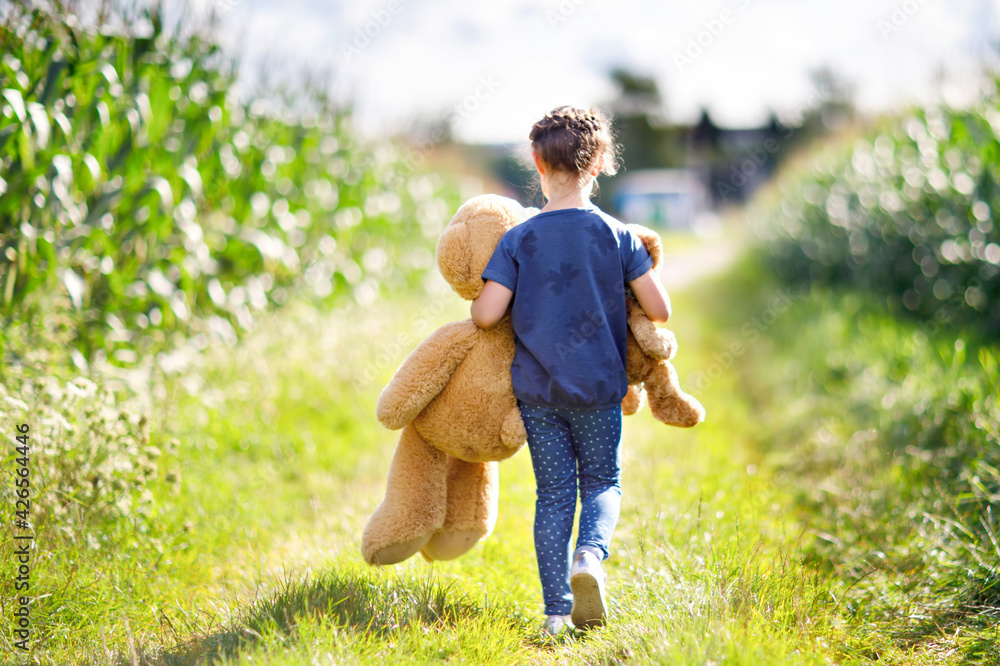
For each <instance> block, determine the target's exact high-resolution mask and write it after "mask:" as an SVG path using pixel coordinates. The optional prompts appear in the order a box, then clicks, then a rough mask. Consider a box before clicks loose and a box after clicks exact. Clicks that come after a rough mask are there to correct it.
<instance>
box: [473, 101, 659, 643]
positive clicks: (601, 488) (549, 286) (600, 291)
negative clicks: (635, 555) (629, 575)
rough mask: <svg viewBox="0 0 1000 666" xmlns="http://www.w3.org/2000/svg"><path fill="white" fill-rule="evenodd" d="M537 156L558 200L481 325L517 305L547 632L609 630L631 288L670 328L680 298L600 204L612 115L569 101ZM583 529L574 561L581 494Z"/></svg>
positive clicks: (511, 262)
mask: <svg viewBox="0 0 1000 666" xmlns="http://www.w3.org/2000/svg"><path fill="white" fill-rule="evenodd" d="M530 139H531V147H532V157H533V159H534V162H535V168H536V169H537V171H538V176H539V179H540V181H541V187H542V194H543V195H544V196H545V199H546V204H545V207H544V208H542V210H541V211H540V212H539V213H538V214H537V215H535V216H534V217H532V218H530V219H528V220H527V221H525V222H523V223H521V224H519V225H518V226H516V227H514V228H513V229H511V230H510V231H508V232H507V233H506V234H504V236H503V238H502V239H501V240H500V243H499V245H498V246H497V248H496V251H495V252H494V253H493V256H492V257H491V259H490V261H489V264H488V265H487V266H486V269H485V270H484V271H483V275H482V278H483V280H484V281H485V282H486V284H485V285H484V286H483V291H482V294H481V295H480V296H479V298H477V299H476V300H475V301H473V303H472V319H473V321H475V322H476V324H478V325H479V326H481V327H483V328H490V327H492V326H493V325H495V324H496V323H497V322H498V321H500V319H501V318H502V317H503V316H504V314H505V313H506V311H507V306H508V305H510V306H511V311H510V318H511V324H512V325H513V328H514V336H515V353H514V362H513V364H512V365H511V379H512V382H513V386H514V395H515V396H516V397H517V399H518V405H519V407H520V409H521V415H522V417H523V419H524V425H525V428H526V429H527V431H528V449H529V451H530V452H531V463H532V466H533V467H534V471H535V483H536V486H537V499H536V502H535V528H534V532H535V554H536V556H537V558H538V573H539V577H540V578H541V583H542V592H543V596H544V599H545V614H546V615H547V616H548V617H547V618H546V621H545V625H544V628H545V630H546V631H547V632H549V633H551V634H556V633H558V632H560V631H562V630H563V629H565V628H567V626H568V623H569V621H570V620H572V623H573V624H574V625H576V626H577V627H580V628H589V627H593V626H599V625H603V624H604V622H605V619H606V617H607V599H606V595H605V575H604V572H603V571H602V569H601V562H602V561H603V560H605V559H607V557H608V551H609V547H610V544H611V535H612V532H613V531H614V528H615V524H616V523H617V522H618V514H619V509H620V506H621V488H620V485H619V481H620V477H621V469H620V467H621V466H620V461H621V448H620V447H621V417H622V412H621V401H622V398H624V397H625V392H626V389H627V388H628V386H627V383H626V379H625V337H626V327H627V322H626V317H625V288H626V285H628V286H630V287H631V288H632V291H633V292H634V294H635V296H636V298H637V300H638V301H639V304H640V305H641V306H642V308H643V309H644V310H645V312H646V315H647V316H648V317H649V318H650V319H651V320H652V321H654V322H664V321H667V319H668V317H669V316H670V299H669V297H668V296H667V293H666V291H665V290H664V288H663V285H662V284H661V282H660V279H659V277H658V276H657V275H656V273H655V272H654V271H653V270H652V265H653V261H652V259H651V258H650V256H649V253H648V252H647V251H646V248H645V247H644V246H643V245H642V243H641V242H640V241H639V239H638V238H637V237H636V236H635V235H633V234H632V233H631V232H629V231H628V229H627V228H626V227H625V226H624V225H623V224H622V223H621V222H619V221H618V220H616V219H615V218H613V217H611V216H610V215H607V214H606V213H604V212H603V211H601V210H600V209H598V208H597V207H596V206H594V205H593V204H591V203H590V196H591V191H592V189H593V186H594V182H595V179H596V177H597V176H598V174H601V173H606V174H609V175H610V174H614V173H615V171H616V165H615V162H616V154H615V145H614V143H613V141H612V137H611V132H610V128H609V126H608V121H607V120H606V119H605V117H604V116H603V115H602V114H601V113H600V112H599V111H597V110H595V109H591V110H589V111H586V110H583V109H579V108H575V107H569V106H561V107H558V108H556V109H554V110H552V111H551V112H549V113H547V114H546V115H545V117H544V118H542V119H541V120H539V121H538V122H537V123H535V125H534V127H532V129H531V134H530ZM578 489H579V493H580V504H581V513H580V525H579V532H578V538H577V541H576V548H575V550H574V551H573V552H572V555H571V553H570V538H571V536H572V532H573V515H574V513H575V512H576V496H577V490H578Z"/></svg>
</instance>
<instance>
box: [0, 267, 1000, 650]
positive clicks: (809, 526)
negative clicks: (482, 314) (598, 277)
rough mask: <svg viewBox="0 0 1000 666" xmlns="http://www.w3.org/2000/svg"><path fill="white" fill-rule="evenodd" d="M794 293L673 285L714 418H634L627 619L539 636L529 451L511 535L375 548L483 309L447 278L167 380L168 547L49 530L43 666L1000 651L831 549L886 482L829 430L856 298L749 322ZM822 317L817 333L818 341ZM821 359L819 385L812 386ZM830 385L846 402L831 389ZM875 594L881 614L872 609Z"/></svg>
mask: <svg viewBox="0 0 1000 666" xmlns="http://www.w3.org/2000/svg"><path fill="white" fill-rule="evenodd" d="M772 287H774V285H770V284H769V283H767V282H766V281H760V280H756V281H755V280H753V279H750V278H749V277H748V275H747V273H746V271H745V270H743V271H742V272H740V271H738V272H737V273H735V274H733V275H730V276H728V277H725V278H723V279H722V280H720V281H714V282H710V283H707V284H703V285H701V286H699V287H698V288H697V289H696V290H694V291H692V292H691V293H677V294H673V295H672V296H673V299H674V308H675V314H674V317H673V318H672V320H671V328H672V329H673V330H674V331H675V332H676V333H677V336H678V339H679V340H680V343H681V347H680V353H679V355H678V357H677V358H676V359H675V365H676V366H677V368H678V371H679V373H680V376H681V378H682V382H683V383H685V384H687V385H688V386H689V388H691V389H692V390H693V389H694V388H696V387H695V386H693V384H695V383H696V380H697V388H698V389H699V390H698V392H697V394H698V396H699V398H700V399H701V400H702V401H703V402H704V404H705V405H706V407H707V409H708V415H709V416H708V420H707V422H706V423H704V424H702V425H700V426H698V427H697V428H695V429H693V430H686V431H685V430H679V429H674V428H668V427H666V426H664V425H662V424H660V423H658V422H656V421H654V420H653V419H652V417H651V416H650V415H649V414H648V411H644V412H642V413H640V414H638V415H636V416H633V417H630V418H628V419H626V424H625V448H624V461H623V465H624V468H623V475H624V478H623V490H624V494H623V507H622V516H621V520H620V522H619V526H618V529H617V531H616V534H615V543H614V554H613V556H612V558H611V559H610V560H609V561H608V562H607V563H606V565H607V570H608V572H609V576H610V579H609V586H610V594H611V599H612V601H611V603H612V607H611V611H612V617H611V622H610V624H609V625H608V626H607V627H606V628H604V629H603V630H599V631H594V632H590V633H587V634H573V635H569V636H565V637H562V638H559V639H557V640H552V639H549V638H546V637H545V636H544V635H543V634H542V633H541V632H540V624H541V619H542V617H541V615H540V611H541V591H540V585H539V583H538V579H537V573H536V570H535V562H534V552H533V548H532V542H531V539H532V537H531V533H532V530H531V524H532V517H533V501H534V483H533V477H532V472H531V469H530V460H529V458H528V456H527V455H526V453H521V454H519V455H517V456H515V457H514V458H513V459H511V460H509V461H505V462H504V463H502V464H501V505H500V510H501V513H500V518H499V521H498V524H497V527H496V530H495V532H494V534H493V535H492V536H491V537H489V538H488V539H487V540H485V541H484V542H483V543H482V544H481V545H480V546H478V547H477V548H476V549H474V550H473V551H472V552H470V553H469V554H467V555H466V556H464V557H462V558H460V559H459V560H456V561H453V562H439V563H434V564H429V563H427V562H424V561H423V560H422V559H421V558H419V557H416V558H412V559H411V560H409V561H407V562H405V563H403V564H401V565H398V566H395V567H388V568H383V569H375V568H371V567H368V566H367V565H365V564H364V563H363V561H362V559H361V556H360V552H359V546H360V535H361V530H362V528H363V526H364V524H365V521H366V519H367V517H368V515H370V513H371V511H372V510H373V509H374V507H375V505H376V504H377V502H378V501H379V500H380V499H381V495H382V492H383V484H384V477H385V473H386V471H387V466H388V461H389V457H390V455H391V453H392V451H393V449H394V446H395V441H396V435H397V434H396V433H394V432H390V431H386V430H384V429H382V428H381V427H379V426H378V424H377V422H376V421H375V419H374V416H373V411H374V403H375V400H376V399H377V396H378V392H379V390H380V389H381V387H382V386H383V385H384V384H385V382H386V381H387V380H388V378H389V377H390V376H391V374H392V371H393V370H394V368H395V366H396V365H397V364H398V363H399V362H400V361H401V360H402V358H403V357H404V356H405V354H406V353H407V352H408V351H409V349H410V348H412V346H413V344H415V342H416V340H419V339H422V338H423V337H425V336H426V335H427V334H428V333H429V332H431V331H432V330H433V329H434V328H436V327H437V326H438V325H440V324H441V323H444V322H447V321H451V320H454V319H458V318H462V317H464V316H466V313H467V304H466V303H464V302H462V301H461V300H460V299H459V298H458V297H457V296H455V295H453V294H451V293H450V292H448V291H446V290H445V291H442V292H440V293H437V292H436V293H434V294H432V295H431V296H429V297H428V299H427V300H425V301H422V302H413V301H397V302H380V303H379V305H378V306H377V307H374V308H368V309H363V308H361V307H360V306H350V307H345V308H341V309H338V310H336V311H333V312H330V313H321V312H319V311H317V310H315V309H313V308H310V307H305V306H303V307H298V306H291V307H290V308H288V309H286V310H283V311H282V313H281V316H280V317H272V318H271V319H269V320H266V321H265V322H263V323H262V324H261V326H260V327H259V328H258V329H257V330H256V331H255V332H254V333H252V334H251V335H250V336H248V338H247V339H246V340H245V341H244V342H242V343H241V344H240V345H239V346H238V347H236V348H226V347H219V348H214V347H210V348H208V349H206V350H204V351H202V352H200V353H198V354H194V355H192V356H191V357H190V359H189V362H188V363H187V364H186V366H185V367H183V368H182V369H180V370H179V371H177V372H175V373H174V374H171V375H169V376H167V377H165V378H162V379H161V380H159V381H158V382H157V385H158V386H162V389H159V390H156V391H153V394H154V396H155V397H154V398H153V402H152V404H153V406H154V412H153V413H154V415H155V423H154V428H160V429H162V430H164V431H166V432H167V433H169V434H170V435H172V436H175V437H176V438H177V439H178V440H179V441H180V445H179V449H178V452H177V454H176V456H177V459H178V460H179V461H181V470H182V475H183V482H182V484H181V485H180V488H179V490H177V491H175V492H172V491H171V490H170V489H169V486H167V485H166V484H161V485H155V486H154V489H155V490H156V496H157V511H156V514H155V518H156V520H155V524H154V526H153V527H152V535H151V536H150V537H149V538H147V539H138V538H135V536H134V534H131V532H130V531H129V529H126V528H124V527H123V528H122V529H121V535H119V536H117V537H116V536H115V535H114V534H112V535H110V541H109V544H108V546H107V547H103V548H100V549H97V550H92V549H89V548H87V547H86V546H85V544H73V543H69V542H67V541H66V540H62V541H60V540H56V539H50V540H49V541H48V542H47V543H45V544H43V545H42V548H41V549H40V553H39V561H40V562H44V563H45V564H44V565H39V566H38V568H37V569H36V570H35V573H34V575H35V577H36V589H37V591H38V593H39V594H51V595H52V596H51V597H47V598H46V600H45V601H44V602H43V603H41V604H40V606H39V608H38V609H37V610H36V612H35V614H34V615H33V620H34V622H35V626H36V629H38V630H39V635H40V636H41V637H42V638H41V640H40V641H39V642H38V643H37V645H36V649H35V652H34V654H33V657H34V660H35V663H94V664H97V663H101V664H103V663H109V662H110V663H119V664H132V663H151V664H188V663H227V664H249V663H267V664H303V663H351V664H355V663H359V664H384V663H400V662H403V663H429V662H441V661H444V662H451V661H465V662H467V663H486V664H520V663H524V664H535V663H538V664H556V663H580V664H598V663H599V664H616V663H623V662H629V663H660V664H707V663H716V664H721V663H726V664H747V665H749V664H828V663H837V664H863V663H874V662H876V661H877V662H878V663H889V664H942V663H943V664H948V663H956V664H957V663H989V661H990V659H992V657H991V655H994V656H995V654H996V647H995V641H994V639H995V629H992V630H991V629H989V628H988V627H986V626H981V627H980V628H979V629H978V630H977V631H975V632H970V633H969V634H968V638H967V639H966V638H962V637H961V636H957V634H956V635H955V636H952V637H949V636H948V635H946V634H945V633H944V632H941V631H939V632H936V633H934V632H929V633H928V632H924V633H922V634H920V635H919V636H911V637H910V639H907V637H906V636H904V635H903V634H901V633H900V632H899V631H898V629H899V628H900V625H899V624H898V623H896V622H893V618H892V617H890V616H887V615H886V614H889V613H891V612H892V611H893V609H894V608H895V607H893V606H892V605H891V604H889V603H887V601H888V598H887V596H886V595H887V594H888V593H889V591H891V590H892V589H893V588H892V585H893V584H894V583H893V580H892V579H891V578H890V577H889V576H888V571H886V572H885V574H886V575H885V576H884V580H883V581H882V583H884V584H883V587H882V588H878V587H877V586H868V584H869V583H871V582H873V581H872V579H873V578H874V577H868V578H863V579H861V580H860V581H859V580H858V576H857V575H856V573H857V572H856V570H855V569H853V568H851V567H848V566H840V565H836V564H831V562H834V559H833V558H834V557H835V554H833V553H831V552H828V551H822V549H818V548H817V545H816V544H817V537H816V534H817V532H818V531H821V529H820V528H821V526H824V525H825V527H823V529H826V530H828V531H829V530H833V531H834V532H835V531H836V529H837V528H836V524H834V526H833V527H830V526H829V525H827V524H826V523H824V521H825V520H827V519H828V518H829V517H830V516H833V517H834V519H835V520H841V521H843V518H844V513H843V511H842V510H841V509H837V510H831V511H832V512H828V513H824V512H823V511H821V510H820V509H819V508H818V507H817V505H816V502H815V501H812V500H811V499H810V497H811V496H810V495H809V493H808V492H807V490H808V489H812V490H813V491H817V490H823V489H827V490H828V488H827V486H824V485H822V484H823V483H828V482H830V480H831V479H837V478H840V480H841V481H843V482H848V481H852V480H856V481H858V482H861V481H866V480H867V477H864V476H863V475H860V473H859V472H857V470H856V468H855V467H851V466H850V465H846V466H845V469H847V470H848V471H850V473H851V474H857V476H855V477H836V476H835V475H834V473H833V472H832V471H831V470H836V469H837V467H838V465H839V464H841V462H838V460H840V461H842V458H837V456H838V455H841V456H842V455H845V454H844V453H843V451H849V449H844V450H842V451H840V453H838V449H837V447H836V446H835V445H834V444H833V443H831V440H830V437H832V435H830V434H820V435H817V433H823V432H826V431H824V430H823V428H826V429H827V430H831V431H836V425H837V423H838V421H837V417H838V413H837V409H838V405H839V409H840V410H841V413H840V416H841V417H843V410H844V409H845V404H849V403H845V401H844V395H842V394H836V393H835V388H836V387H835V386H834V383H833V378H832V377H831V378H825V377H820V376H819V375H815V373H816V372H817V370H816V367H818V366H826V365H827V356H828V355H830V354H833V355H836V354H837V353H840V354H842V355H843V350H844V349H846V348H849V346H848V345H849V343H851V342H855V343H856V342H857V340H852V338H851V336H850V335H848V333H847V331H849V330H851V328H852V327H853V326H854V318H852V317H855V316H856V314H857V313H852V312H851V311H850V310H849V309H848V310H846V311H845V312H843V313H841V315H842V316H840V317H838V316H836V315H834V314H828V315H823V314H822V312H820V311H818V310H821V309H822V307H823V306H824V305H825V304H826V302H825V301H821V300H810V299H798V300H794V301H793V305H792V306H791V307H790V308H789V309H787V310H786V311H785V312H783V313H780V315H779V316H778V317H777V318H776V320H775V321H773V322H771V323H770V324H769V325H768V326H767V327H766V330H762V329H761V327H756V328H754V327H755V326H756V325H752V326H751V329H749V332H753V331H754V330H756V332H757V334H756V335H753V336H750V335H748V329H747V328H746V324H747V322H751V321H752V317H754V316H757V317H761V316H763V315H762V313H763V312H764V310H765V309H766V308H767V307H769V306H770V305H773V304H774V303H775V301H774V298H773V292H772V291H770V290H771V289H772ZM824 317H826V318H824ZM765 319H766V320H767V321H769V322H770V318H768V317H765ZM760 322H761V324H763V322H764V319H761V320H760ZM808 322H813V323H815V324H817V328H818V332H816V333H813V334H811V335H802V334H799V335H798V337H796V334H795V331H799V333H801V332H802V331H803V330H804V328H803V327H804V326H805V325H806V324H807V323H808ZM835 330H840V331H842V333H843V337H842V338H836V337H835V336H833V335H832V331H835ZM880 330H881V329H880ZM751 338H753V339H751ZM794 340H799V342H798V343H797V344H793V342H794ZM734 341H742V342H743V343H744V349H743V351H742V352H740V353H739V354H736V356H735V358H734V359H732V362H729V361H728V360H727V359H726V358H724V357H722V356H720V353H723V352H724V351H725V350H727V349H732V347H731V344H732V342H734ZM886 342H887V340H882V341H881V342H880V343H879V344H884V343H886ZM888 342H891V340H888ZM872 348H873V349H875V348H876V347H874V346H873V347H872ZM838 350H839V351H838ZM845 358H846V357H845ZM817 359H820V360H817ZM845 362H846V361H845ZM796 363H797V364H799V365H798V366H795V365H794V364H796ZM831 367H832V369H831V370H830V372H831V373H833V374H834V375H835V374H836V373H837V372H838V371H837V366H836V364H833V365H832V366H831ZM754 373H758V375H757V376H755V375H754ZM803 376H804V377H807V378H808V377H812V378H813V380H811V382H812V383H809V382H806V384H796V383H795V382H794V381H793V379H794V378H795V377H803ZM821 379H829V380H830V383H829V384H828V386H827V389H825V390H827V393H828V395H827V399H826V400H822V399H820V398H819V397H817V396H816V395H815V394H814V393H812V392H814V391H815V390H816V386H817V385H819V384H820V381H821ZM849 380H850V377H847V376H845V377H842V378H841V382H842V383H843V386H851V384H850V381H849ZM831 396H833V397H831ZM835 398H836V399H835ZM838 400H839V401H840V402H838ZM841 423H842V427H843V428H844V429H847V428H849V426H851V424H852V423H853V422H850V421H849V420H848V419H844V418H842V419H841ZM824 437H826V439H823V438H824ZM797 443H803V447H797V446H796V444H797ZM824 443H826V444H827V448H826V449H824V448H823V444H824ZM817 451H819V453H817ZM807 453H808V454H809V455H808V456H807ZM820 454H823V455H820ZM824 455H825V456H826V457H825V458H824V457H823V456H824ZM797 462H798V463H799V466H798V467H796V463H797ZM891 473H892V472H891V471H890V474H891ZM796 475H798V476H796ZM824 475H825V476H824ZM880 478H881V477H880ZM883 489H884V490H886V489H888V486H885V487H884V488H883ZM848 496H849V493H847V494H846V495H845V497H848ZM836 506H837V507H841V508H844V507H846V506H847V504H846V499H844V501H839V500H838V503H837V505H836ZM866 520H867V521H868V522H869V523H870V524H869V525H868V528H870V530H878V529H886V530H891V529H895V530H897V531H899V530H902V529H903V528H905V526H906V525H907V523H906V519H900V518H899V517H897V516H895V515H892V514H888V515H885V516H882V515H878V514H872V515H869V516H868V517H867V518H866ZM841 524H842V525H844V527H843V529H842V530H841V531H840V532H836V534H837V536H838V537H840V538H848V537H851V536H852V535H854V536H858V537H859V538H860V537H862V536H864V535H865V534H866V532H865V528H866V526H865V525H864V521H856V522H855V523H852V524H850V525H847V524H846V523H843V522H842V523H841ZM126 543H127V544H129V545H128V546H127V547H126V546H124V545H120V544H126ZM46 549H48V550H46ZM848 555H850V552H848ZM862 573H863V572H862ZM896 581H897V582H898V579H896ZM861 592H863V593H864V594H861V595H860V596H859V594H860V593H861ZM862 603H868V604H871V607H872V608H873V609H874V608H878V609H880V611H881V613H882V615H879V613H874V612H873V613H858V609H859V608H860V606H859V604H862ZM4 616H5V619H6V618H7V617H8V616H9V611H8V609H6V608H5V609H4ZM956 626H957V625H954V626H952V628H951V633H952V634H955V627H956ZM991 631H992V632H994V633H993V634H991V633H990V632H991ZM4 647H6V646H4ZM977 655H979V656H977ZM976 659H978V660H979V661H976Z"/></svg>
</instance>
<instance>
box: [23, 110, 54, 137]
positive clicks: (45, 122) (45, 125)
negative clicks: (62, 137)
mask: <svg viewBox="0 0 1000 666" xmlns="http://www.w3.org/2000/svg"><path fill="white" fill-rule="evenodd" d="M28 114H29V115H31V123H32V124H33V125H34V126H35V136H36V137H37V139H38V147H39V148H46V147H48V145H49V136H51V135H52V124H51V123H50V122H49V114H48V113H47V112H46V111H45V107H44V106H42V105H41V104H39V103H38V102H28Z"/></svg>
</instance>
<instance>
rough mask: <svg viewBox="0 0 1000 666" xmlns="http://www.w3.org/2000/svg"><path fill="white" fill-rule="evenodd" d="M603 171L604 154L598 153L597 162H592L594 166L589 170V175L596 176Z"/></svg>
mask: <svg viewBox="0 0 1000 666" xmlns="http://www.w3.org/2000/svg"><path fill="white" fill-rule="evenodd" d="M602 171H604V155H598V157H597V162H596V163H595V164H594V168H593V169H592V170H591V171H590V175H591V176H593V177H594V178H597V176H598V174H600V173H601V172H602Z"/></svg>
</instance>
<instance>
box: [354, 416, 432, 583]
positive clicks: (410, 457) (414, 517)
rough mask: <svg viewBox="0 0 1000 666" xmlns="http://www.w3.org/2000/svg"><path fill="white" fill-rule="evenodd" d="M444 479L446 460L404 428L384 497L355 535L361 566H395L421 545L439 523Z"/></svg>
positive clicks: (412, 431) (409, 429) (390, 469)
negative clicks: (362, 564)
mask: <svg viewBox="0 0 1000 666" xmlns="http://www.w3.org/2000/svg"><path fill="white" fill-rule="evenodd" d="M447 479H448V469H447V456H446V455H445V454H444V453H441V452H440V451H438V450H436V449H433V448H431V447H430V446H428V445H427V443H426V442H425V441H424V440H423V438H422V437H421V436H420V434H419V433H418V432H417V430H416V428H414V427H413V424H412V423H411V424H408V425H407V426H406V427H405V428H404V429H403V432H402V434H401V435H400V437H399V445H398V446H397V447H396V452H395V454H393V456H392V464H391V465H390V466H389V478H388V480H387V481H386V489H385V497H384V498H383V499H382V502H381V503H379V505H378V507H376V509H375V513H373V514H372V517H371V518H369V519H368V524H367V525H366V526H365V531H364V533H363V534H362V536H361V554H362V555H364V558H365V561H366V562H368V563H369V564H396V563H398V562H402V561H403V560H405V559H406V558H408V557H410V556H411V555H413V554H414V553H416V552H417V551H418V550H420V549H421V548H423V547H424V545H425V544H426V543H427V541H428V540H429V539H430V538H431V535H432V534H434V532H435V530H437V529H438V528H440V527H441V525H442V524H443V523H444V518H445V509H446V502H447V487H446V483H447Z"/></svg>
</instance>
